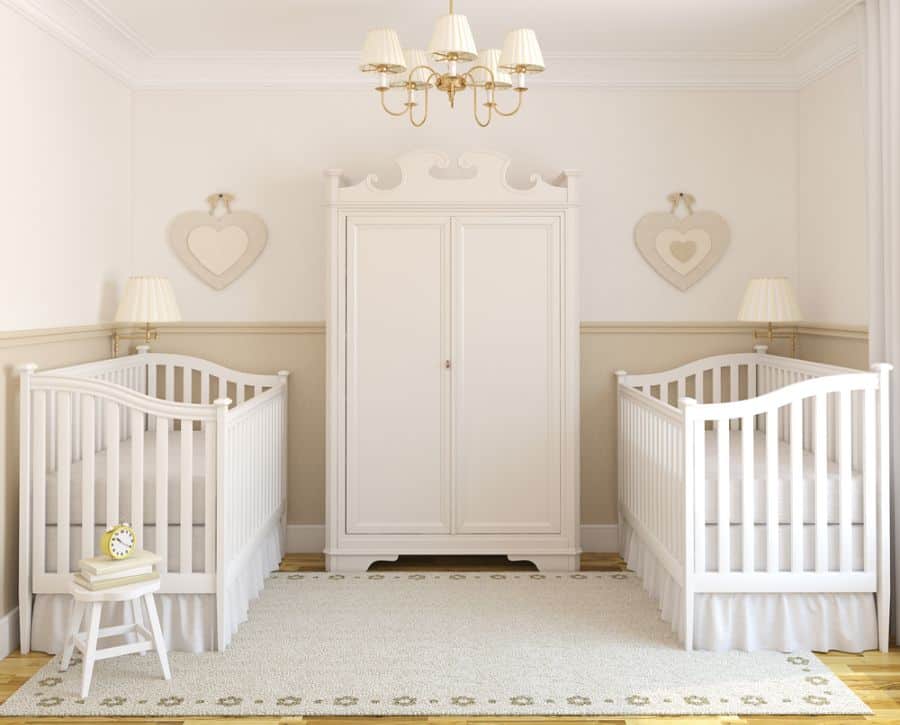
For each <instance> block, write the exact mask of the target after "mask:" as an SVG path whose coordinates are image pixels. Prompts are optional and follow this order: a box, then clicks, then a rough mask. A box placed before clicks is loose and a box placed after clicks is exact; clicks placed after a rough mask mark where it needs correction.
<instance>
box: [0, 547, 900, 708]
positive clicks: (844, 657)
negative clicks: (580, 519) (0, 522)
mask: <svg viewBox="0 0 900 725" xmlns="http://www.w3.org/2000/svg"><path fill="white" fill-rule="evenodd" d="M324 564H325V561H324V557H323V556H322V555H321V554H287V555H285V557H284V561H282V563H281V570H282V571H322V569H323V568H324ZM373 568H374V569H378V570H388V571H389V570H398V569H402V570H407V571H494V570H504V569H509V570H512V571H522V570H531V569H533V568H534V567H533V566H532V565H531V564H529V563H528V562H514V563H513V562H509V561H507V560H506V558H505V557H430V556H417V557H401V559H400V561H398V562H378V563H377V564H375V565H374V567H373ZM581 568H582V570H584V571H621V570H622V569H624V568H625V563H624V562H623V561H622V559H621V558H620V557H619V555H618V554H604V553H586V554H582V556H581ZM49 659H50V657H49V656H48V655H45V654H41V653H38V652H32V653H30V654H27V655H23V654H21V653H18V652H16V653H14V654H11V655H10V656H9V657H7V658H6V659H3V660H0V702H3V701H4V700H6V698H7V697H9V696H10V695H11V694H12V693H13V692H15V691H16V690H17V689H18V688H19V687H21V686H22V685H23V684H24V683H25V682H26V681H27V680H28V679H29V678H30V677H31V676H32V675H33V674H34V673H35V672H37V671H38V670H39V669H40V668H41V667H43V666H44V664H46V662H47V661H48V660H49ZM821 659H822V660H823V661H824V662H825V664H827V665H828V666H829V667H830V668H831V669H832V671H833V672H834V673H835V674H836V675H837V676H838V677H840V678H841V680H843V681H844V682H845V683H846V684H847V686H848V687H849V688H850V689H851V690H853V691H854V692H855V693H856V694H857V696H858V697H859V698H860V699H861V700H862V701H863V702H865V703H866V704H867V705H868V706H869V707H871V708H872V710H873V711H874V715H872V716H870V717H862V716H835V717H812V716H811V717H797V716H787V717H773V716H766V715H755V716H749V717H736V716H722V717H643V718H641V717H628V718H597V717H527V716H526V717H468V718H467V717H428V716H423V717H379V718H375V717H373V718H359V717H345V718H340V717H310V718H277V717H272V718H259V717H247V718H225V719H222V718H213V717H210V718H187V719H166V720H145V719H141V718H31V719H28V718H0V725H59V724H60V723H72V722H78V723H80V724H81V725H85V724H87V723H93V722H96V723H109V722H130V723H141V724H142V725H212V724H214V723H222V725H256V723H259V724H260V725H263V724H265V725H273V724H274V723H279V724H281V723H285V724H286V725H287V724H290V723H298V724H300V723H306V722H310V723H313V722H314V723H315V724H316V725H347V724H348V723H354V722H361V721H377V722H378V723H379V725H413V724H415V725H423V723H425V724H430V725H482V724H483V725H489V724H492V723H515V725H541V724H543V723H579V724H580V725H631V723H635V724H637V723H640V725H652V724H653V723H659V724H660V725H678V724H681V723H684V724H687V723H690V724H691V725H703V724H706V725H720V724H721V725H724V724H725V723H746V724H747V725H767V724H768V725H791V724H792V723H811V722H818V723H863V722H873V723H880V725H891V724H892V725H900V648H894V649H892V650H891V651H890V652H888V653H886V654H883V653H881V652H866V653H864V654H861V655H860V654H848V653H845V652H834V653H830V654H825V655H821ZM236 721H239V722H236Z"/></svg>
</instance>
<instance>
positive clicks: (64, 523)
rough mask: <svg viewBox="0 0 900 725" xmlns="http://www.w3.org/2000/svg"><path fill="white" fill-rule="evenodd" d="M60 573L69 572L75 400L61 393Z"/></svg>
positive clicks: (58, 441) (58, 404)
mask: <svg viewBox="0 0 900 725" xmlns="http://www.w3.org/2000/svg"><path fill="white" fill-rule="evenodd" d="M56 416H57V428H56V450H57V455H56V460H57V462H58V463H57V471H56V571H57V573H59V574H63V573H68V571H69V510H70V509H69V506H70V505H71V496H70V491H71V485H72V396H71V394H69V393H58V394H57V401H56Z"/></svg>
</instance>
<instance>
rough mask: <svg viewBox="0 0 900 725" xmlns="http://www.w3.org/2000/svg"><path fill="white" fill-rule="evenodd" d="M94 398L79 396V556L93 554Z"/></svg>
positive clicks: (85, 556) (88, 556)
mask: <svg viewBox="0 0 900 725" xmlns="http://www.w3.org/2000/svg"><path fill="white" fill-rule="evenodd" d="M95 410H96V408H95V407H94V399H93V398H92V397H90V396H87V395H82V396H81V556H82V557H83V558H90V557H92V556H93V555H94V480H95V478H96V470H97V469H96V464H97V461H96V445H97V444H96V441H95V440H94V438H95V435H94V434H95V429H94V412H95Z"/></svg>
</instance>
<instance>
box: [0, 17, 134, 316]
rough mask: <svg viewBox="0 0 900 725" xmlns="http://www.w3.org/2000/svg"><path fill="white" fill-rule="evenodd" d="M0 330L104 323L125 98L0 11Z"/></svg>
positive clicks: (124, 189)
mask: <svg viewBox="0 0 900 725" xmlns="http://www.w3.org/2000/svg"><path fill="white" fill-rule="evenodd" d="M0 86H2V88H3V103H2V111H0V208H2V209H3V221H4V224H3V231H2V234H0V251H2V256H0V260H2V263H0V330H24V329H30V328H42V327H59V326H67V325H84V324H92V323H96V322H100V321H103V320H109V319H110V318H111V317H112V315H113V313H114V311H115V301H116V298H117V288H118V287H119V285H120V284H121V282H122V280H123V279H124V277H125V276H126V275H127V272H128V268H129V265H130V261H131V225H130V202H131V193H130V188H129V186H130V178H131V169H130V156H131V92H130V91H129V90H128V89H127V88H126V87H125V86H124V85H122V84H121V83H120V82H119V81H117V80H114V79H113V78H111V77H110V76H108V75H107V74H106V73H104V72H103V71H101V70H99V69H98V68H97V67H96V66H95V65H93V64H92V63H90V62H88V61H87V60H85V59H84V58H83V57H82V56H81V55H78V54H77V53H75V52H73V51H71V50H70V49H69V48H68V47H66V46H64V45H63V44H61V43H60V42H59V41H58V40H56V39H54V38H52V37H50V36H49V35H48V34H46V33H45V32H44V31H43V30H40V29H38V28H37V27H36V26H34V25H33V24H32V23H31V22H29V21H28V20H26V19H25V18H23V17H22V16H20V15H19V14H18V13H16V12H15V11H13V10H11V9H10V8H9V7H8V6H6V5H3V4H0Z"/></svg>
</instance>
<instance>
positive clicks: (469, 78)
mask: <svg viewBox="0 0 900 725" xmlns="http://www.w3.org/2000/svg"><path fill="white" fill-rule="evenodd" d="M429 56H430V58H431V61H432V62H434V63H440V64H443V72H442V71H441V70H436V69H435V68H433V67H431V66H430V65H429ZM472 61H474V64H473V65H471V66H469V67H468V68H463V67H462V66H461V64H466V63H471V62H472ZM359 68H360V70H361V71H363V72H365V73H377V77H378V81H377V85H376V86H375V90H376V91H378V93H379V95H380V96H381V107H382V108H383V109H384V110H385V111H387V112H388V113H389V114H390V115H392V116H408V118H409V121H410V123H411V124H412V125H413V126H416V127H419V126H422V125H424V123H425V121H426V120H428V92H429V91H430V90H431V89H432V88H433V89H435V90H438V91H443V92H444V93H446V94H447V98H448V100H449V101H450V107H451V108H453V107H454V104H455V101H456V96H457V94H459V93H461V92H463V91H465V90H466V89H467V88H471V89H472V110H473V114H474V116H475V122H476V123H477V124H478V125H479V126H482V127H484V126H487V125H488V124H489V123H490V122H491V119H492V118H493V117H494V114H497V115H498V116H512V115H514V114H516V113H517V112H518V110H519V109H520V108H521V107H522V96H523V95H524V94H525V91H526V90H528V88H527V85H526V76H527V75H528V74H529V73H540V72H541V71H542V70H544V58H543V56H542V55H541V48H540V46H539V45H538V41H537V35H535V32H534V31H533V30H531V29H528V28H521V29H519V30H513V31H511V32H510V33H509V34H508V35H507V36H506V40H505V41H504V43H503V51H502V52H501V51H500V50H499V49H498V48H489V49H488V50H482V51H481V52H480V53H479V52H478V51H477V50H476V48H475V39H474V37H473V36H472V29H471V28H470V27H469V21H468V20H467V19H466V16H465V15H457V14H455V13H454V12H453V0H450V13H449V14H448V15H444V16H442V17H440V18H438V21H437V23H436V24H435V26H434V32H433V33H432V35H431V43H430V44H429V46H428V52H427V54H426V52H425V51H424V50H420V49H415V48H410V49H407V50H402V48H401V45H400V39H399V38H398V37H397V31H396V30H393V29H392V28H376V29H375V30H370V31H369V32H368V33H367V34H366V40H365V43H364V44H363V49H362V60H361V63H360V66H359ZM404 74H405V75H404ZM392 88H394V89H403V90H405V92H406V102H405V103H404V104H403V108H402V109H399V110H393V109H391V108H390V107H389V106H388V103H387V100H386V98H385V96H386V94H387V92H388V91H389V90H391V89H392ZM509 90H512V91H513V92H515V94H516V103H515V106H513V107H512V108H509V109H508V110H502V109H501V108H500V107H499V106H498V104H497V96H498V95H499V94H502V93H503V92H505V91H509ZM479 92H480V93H482V94H483V95H481V96H479ZM479 98H481V99H482V104H481V105H482V106H483V107H484V108H486V109H487V110H486V111H484V110H481V109H480V107H479Z"/></svg>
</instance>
